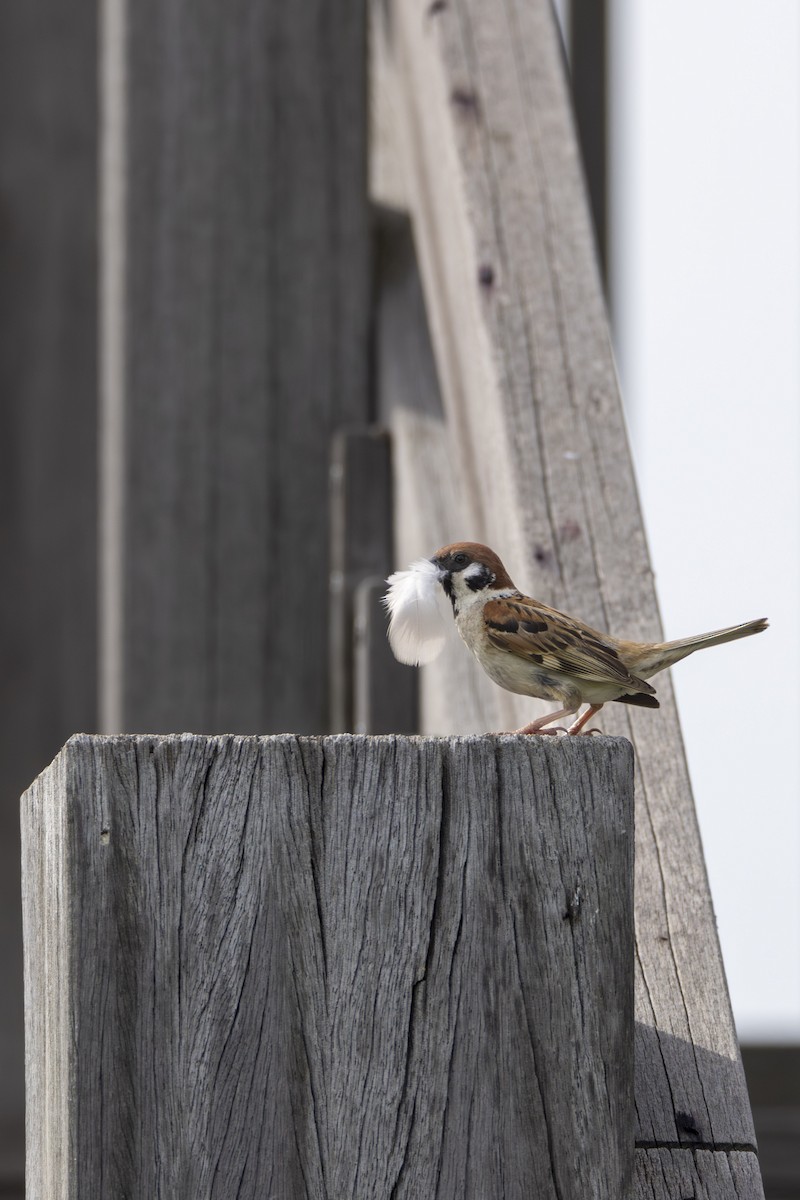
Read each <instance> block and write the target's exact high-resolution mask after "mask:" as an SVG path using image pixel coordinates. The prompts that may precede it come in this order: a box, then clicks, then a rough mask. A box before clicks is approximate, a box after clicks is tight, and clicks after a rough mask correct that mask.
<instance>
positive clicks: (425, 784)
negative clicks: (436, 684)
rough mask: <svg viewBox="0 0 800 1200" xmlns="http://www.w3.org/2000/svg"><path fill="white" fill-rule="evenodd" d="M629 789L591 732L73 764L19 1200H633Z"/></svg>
mask: <svg viewBox="0 0 800 1200" xmlns="http://www.w3.org/2000/svg"><path fill="white" fill-rule="evenodd" d="M632 787H633V780H632V756H631V750H630V746H629V745H628V744H627V743H626V742H624V741H622V740H612V739H608V738H596V739H592V740H587V741H583V742H582V741H577V742H575V741H572V742H568V743H566V744H562V743H551V742H549V741H546V740H544V739H542V740H536V739H523V738H477V739H476V738H466V739H452V740H450V741H446V740H443V739H434V738H399V737H398V738H394V737H384V738H358V737H353V736H344V737H336V738H325V739H316V738H296V737H293V736H288V735H287V736H281V737H270V738H240V737H224V738H203V737H196V736H190V735H185V736H183V737H165V738H155V737H139V738H135V737H120V738H100V737H86V736H79V737H76V738H73V739H72V740H71V741H70V742H69V743H68V745H67V746H66V747H65V749H64V750H63V751H62V753H61V754H60V756H59V757H58V759H57V760H56V762H55V763H54V764H53V766H52V767H50V768H49V769H48V770H47V771H46V772H45V773H44V774H43V775H41V776H40V777H39V779H38V780H37V781H36V782H35V783H34V785H33V786H32V788H31V789H30V790H29V791H28V793H26V795H25V797H24V798H23V806H22V822H23V855H24V912H25V946H26V986H27V992H26V995H27V1038H28V1042H27V1063H28V1097H29V1109H28V1137H29V1141H28V1176H27V1186H28V1191H27V1196H28V1200H71V1198H72V1197H76V1196H101V1195H109V1196H110V1195H114V1196H117V1195H120V1196H122V1195H131V1196H133V1195H135V1196H148V1197H152V1198H153V1200H166V1198H167V1197H175V1196H192V1197H198V1200H202V1198H205V1197H210V1196H212V1195H213V1196H220V1197H223V1196H224V1197H228V1196H230V1197H233V1196H236V1197H238V1198H239V1200H248V1198H251V1197H252V1198H253V1200H255V1197H262V1196H264V1195H266V1194H269V1195H274V1196H280V1197H293V1198H295V1197H297V1198H300V1197H309V1198H310V1197H319V1196H335V1197H337V1198H341V1200H345V1198H346V1200H375V1197H377V1196H389V1195H392V1196H395V1197H397V1198H398V1200H400V1198H403V1197H406V1198H408V1200H412V1198H413V1200H416V1198H418V1197H427V1196H433V1195H434V1194H435V1195H437V1196H439V1197H441V1200H462V1198H463V1197H464V1196H466V1195H476V1196H500V1195H507V1196H510V1195H536V1196H537V1197H538V1196H541V1197H543V1198H546V1200H557V1198H558V1197H567V1196H598V1197H600V1196H602V1197H608V1200H616V1198H617V1197H619V1196H622V1195H624V1194H626V1189H627V1186H628V1183H629V1181H630V1172H631V1169H632V1159H633V1144H632V1140H631V1137H630V1122H631V1094H632V1093H631V1083H632V1070H633V1061H632V1058H633V1056H632V1029H631V1023H632V1016H633V989H632V982H633V981H632V969H631V963H632V950H633V946H632V936H633V930H632V885H633V878H632V867H633V863H632V824H631V822H632V815H633V814H632V804H633V792H632ZM87 963H88V964H91V969H90V970H87V969H86V964H87Z"/></svg>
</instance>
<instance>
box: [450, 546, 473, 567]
mask: <svg viewBox="0 0 800 1200" xmlns="http://www.w3.org/2000/svg"><path fill="white" fill-rule="evenodd" d="M468 562H469V555H468V554H465V553H464V551H463V550H459V552H458V554H454V555H453V564H454V566H456V567H465V566H466V565H467V563H468Z"/></svg>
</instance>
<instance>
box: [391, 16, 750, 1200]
mask: <svg viewBox="0 0 800 1200" xmlns="http://www.w3.org/2000/svg"><path fill="white" fill-rule="evenodd" d="M373 16H374V18H375V26H376V28H375V44H376V52H375V55H374V59H375V62H376V64H377V70H378V72H379V77H378V78H376V79H375V80H374V81H373V93H374V94H375V96H377V97H378V98H380V101H381V112H382V114H383V118H384V119H383V120H382V122H380V123H378V124H377V128H378V129H379V131H380V136H382V137H383V138H384V139H390V140H391V142H392V144H391V146H388V147H387V146H378V147H376V149H377V150H379V152H380V154H379V157H380V159H381V160H382V162H383V164H384V167H383V170H382V178H383V179H389V178H390V179H391V180H392V181H394V182H395V183H396V182H397V181H398V180H399V181H401V183H402V190H403V193H404V195H405V199H406V202H407V204H408V207H409V210H410V213H411V218H412V223H413V228H414V234H415V243H416V250H417V255H418V259H419V266H420V273H421V280H422V290H423V293H424V299H425V309H426V312H427V316H428V321H429V326H430V332H431V339H432V344H433V351H434V357H435V362H436V371H437V375H438V380H439V385H440V388H441V395H442V405H443V416H442V419H441V422H440V424H439V426H438V429H439V433H440V437H441V447H442V450H441V451H440V453H439V454H438V456H437V463H438V472H439V474H440V475H441V476H442V477H444V478H445V484H444V485H442V482H441V479H440V480H438V481H437V486H438V487H439V488H440V489H441V490H442V491H443V493H445V494H447V495H449V496H451V497H454V498H456V499H455V500H454V501H453V502H452V503H451V504H450V507H449V509H447V511H446V512H445V513H444V516H443V517H442V520H441V522H440V523H441V524H448V523H449V524H452V523H453V522H454V521H455V520H458V519H460V521H461V530H460V536H462V537H465V538H466V537H469V538H477V539H481V540H486V541H488V542H490V544H492V545H493V546H494V547H495V549H497V550H498V551H499V552H500V553H501V554H502V557H503V558H504V560H505V561H506V565H507V566H509V568H510V570H511V574H512V576H513V577H514V578H515V579H516V580H517V582H518V583H519V584H520V585H521V586H524V587H526V588H528V589H531V590H532V591H533V593H534V594H535V595H537V596H539V597H540V598H541V599H543V600H545V601H546V602H548V603H551V604H554V605H556V606H557V607H561V608H565V609H566V610H567V611H570V612H573V613H575V614H576V615H578V616H581V617H583V618H584V619H585V620H588V621H589V622H591V623H592V624H594V625H596V626H598V627H600V628H606V629H609V630H611V631H613V632H615V633H617V634H620V635H622V636H627V637H633V638H643V639H644V638H657V637H659V636H660V633H661V626H660V620H659V614H658V604H657V600H656V594H655V588H654V583H653V575H652V570H651V567H650V562H649V558H648V553H647V546H646V540H645V535H644V529H643V525H642V518H641V513H640V509H639V503H638V497H637V491H636V483H635V478H634V473H633V468H632V464H631V460H630V454H629V450H628V445H627V438H626V433H625V425H624V419H623V414H622V408H621V404H620V397H619V388H618V383H617V378H616V372H615V368H614V360H613V354H612V350H611V346H610V342H609V333H608V324H607V318H606V312H605V306H604V301H603V292H602V286H601V281H600V275H599V271H598V264H597V260H596V255H595V249H594V241H593V237H592V231H591V223H590V218H589V212H588V205H587V199H586V194H585V190H584V185H583V179H582V173H581V168H580V161H579V151H578V146H577V139H576V135H575V129H574V125H573V119H572V114H571V109H570V102H569V92H568V85H567V82H566V79H565V75H564V67H563V56H562V53H561V49H560V46H559V44H558V33H557V30H556V28H555V22H554V19H553V15H552V12H551V9H550V5H549V4H548V3H547V0H491V2H489V0H460V2H459V3H454V2H452V0H439V2H437V3H432V4H431V3H428V2H425V3H423V2H421V0H410V2H409V0H397V2H396V3H394V4H392V5H390V6H389V8H388V11H384V12H383V13H382V15H379V14H378V13H377V11H376V12H375V13H374V14H373ZM387 97H388V99H387ZM386 114H389V116H388V117H387V116H386ZM392 159H394V160H395V164H394V167H393V169H391V170H388V169H386V163H387V162H390V161H391V160H392ZM384 307H385V308H386V306H384ZM388 353H389V354H391V353H392V351H391V349H389V350H388ZM412 369H413V368H412V367H411V366H409V367H408V368H407V371H408V378H409V383H410V384H411V382H412ZM386 375H387V372H386V371H383V372H382V371H381V369H380V367H379V378H381V377H382V376H386ZM392 386H393V392H394V395H395V400H394V407H395V416H394V419H392V418H391V416H390V417H389V418H387V419H388V420H389V423H390V425H391V426H392V427H393V428H394V429H395V434H396V436H400V437H402V430H403V428H407V425H408V422H407V421H406V415H407V412H408V409H409V407H410V402H409V401H408V399H404V398H403V395H402V392H403V389H402V385H401V384H399V383H398V380H397V374H396V372H395V374H394V376H393V385H392ZM396 458H397V459H398V460H400V461H402V460H403V458H404V454H403V449H402V446H401V447H399V448H398V450H397V452H396ZM424 506H425V502H424V500H423V501H421V502H420V504H419V506H418V507H419V508H423V509H424ZM398 520H399V522H400V525H401V529H400V531H399V532H398V538H397V543H398V545H403V544H405V538H404V535H403V530H402V526H403V524H404V522H406V521H413V522H415V523H416V525H417V527H420V525H421V522H420V519H419V512H415V513H412V514H411V515H410V516H407V515H406V514H404V513H402V512H401V513H399V514H398ZM422 524H424V523H422ZM430 548H431V549H432V548H433V547H430ZM427 549H428V547H426V546H420V547H419V548H418V551H419V552H424V551H425V550H427ZM427 672H428V683H427V684H426V687H427V688H428V690H429V691H430V690H434V691H435V690H437V689H438V691H439V693H440V695H441V696H442V697H446V701H447V702H446V704H444V703H443V704H442V705H441V706H439V708H438V709H437V710H436V711H437V716H438V718H439V723H438V724H437V727H436V731H437V732H450V731H451V730H452V731H455V730H463V729H464V728H465V723H466V726H467V727H470V726H469V722H470V720H474V719H475V714H474V708H473V707H470V706H469V705H468V703H467V702H466V701H464V700H463V699H462V691H463V689H461V690H459V688H458V686H454V682H453V677H452V670H451V669H450V668H448V666H447V664H445V665H444V666H443V667H439V668H436V667H431V668H428V669H427ZM659 696H660V699H661V705H662V707H661V710H660V712H642V713H639V712H633V713H630V712H627V711H624V710H622V708H621V706H618V709H619V711H613V709H612V710H611V711H608V710H606V712H604V714H603V718H604V721H603V724H604V728H605V730H606V732H614V733H624V734H625V735H626V736H628V737H629V738H630V739H631V741H632V742H633V744H634V747H635V750H636V762H637V778H636V791H637V803H636V824H637V832H636V1017H637V1027H636V1028H637V1035H636V1071H637V1074H636V1112H637V1121H636V1139H637V1143H638V1144H639V1146H640V1147H641V1150H640V1161H639V1183H638V1192H637V1194H638V1195H648V1196H650V1195H652V1191H651V1190H648V1188H650V1186H651V1185H650V1183H648V1182H647V1180H648V1179H650V1178H651V1175H652V1169H654V1168H653V1163H654V1162H656V1163H657V1166H658V1170H659V1171H661V1172H662V1178H663V1179H664V1180H665V1181H667V1182H666V1183H665V1188H666V1190H665V1192H664V1194H665V1195H667V1194H668V1195H673V1194H674V1195H678V1194H679V1193H678V1192H677V1191H674V1190H671V1189H673V1188H676V1187H677V1186H678V1184H679V1182H681V1181H682V1180H684V1179H691V1180H693V1181H694V1183H695V1184H696V1186H697V1188H698V1194H702V1195H706V1194H707V1192H706V1191H704V1190H702V1189H703V1188H705V1187H706V1185H705V1184H704V1183H703V1182H702V1179H701V1175H702V1176H703V1177H704V1178H708V1179H710V1178H712V1176H713V1175H714V1173H715V1172H717V1173H718V1172H719V1171H720V1170H723V1166H722V1165H720V1164H723V1160H724V1171H727V1172H729V1174H730V1177H731V1178H732V1179H733V1180H735V1185H734V1186H735V1188H737V1189H738V1190H737V1191H736V1194H737V1195H738V1196H740V1197H745V1196H746V1197H752V1198H753V1200H757V1198H760V1197H761V1196H762V1195H763V1191H762V1188H761V1183H760V1176H759V1173H758V1167H757V1163H756V1160H755V1157H754V1153H755V1136H754V1132H753V1125H752V1117H751V1113H750V1106H749V1102H748V1098H747V1091H746V1086H745V1081H744V1075H743V1072H742V1066H741V1058H740V1054H739V1049H738V1045H737V1041H736V1035H735V1030H734V1026H733V1019H732V1015H731V1010H730V1003H729V999H728V993H727V986H726V982H725V975H724V970H723V966H722V959H721V954H720V949H719V942H718V939H717V934H716V928H715V922H714V914H713V909H712V904H711V898H710V894H709V889H708V881H707V877H706V871H705V865H704V862H703V855H702V848H701V845H700V838H699V833H698V828H697V821H696V817H695V811H694V805H693V800H692V794H691V787H690V783H689V778H688V773H687V768H686V762H685V757H684V753H683V746H682V741H681V733H680V726H679V723H678V716H677V712H676V709H675V704H674V700H673V696H672V690H671V687H670V682H669V679H668V678H662V679H661V680H660V681H659ZM491 703H492V702H491V700H486V701H485V703H484V704H483V706H482V713H483V715H484V716H485V715H487V708H488V706H489V705H491ZM496 704H497V707H496V710H495V713H496V716H497V717H498V718H500V714H501V713H503V714H505V713H507V711H508V698H507V697H503V698H502V700H500V699H499V698H498V701H497V702H496ZM532 708H533V705H532V704H531V703H530V702H528V701H525V702H522V701H520V702H518V701H514V702H513V709H514V711H515V713H516V715H517V716H518V718H519V720H520V721H521V720H522V719H523V718H524V719H525V720H529V719H530V717H531V716H532V715H533V713H532ZM606 713H607V715H606ZM488 715H489V716H490V717H491V715H492V714H491V711H489V712H488ZM500 719H502V718H500ZM485 727H486V726H484V728H485ZM494 727H497V726H494ZM500 727H503V726H502V725H500ZM505 727H508V726H505ZM700 1151H703V1153H704V1154H706V1157H704V1158H702V1163H703V1164H704V1165H703V1166H702V1169H701V1166H700V1165H699V1164H700V1162H701V1157H700V1154H699V1152H700ZM708 1155H710V1156H711V1157H710V1158H708V1157H707V1156H708ZM710 1164H717V1165H716V1166H713V1165H710ZM709 1186H710V1185H709ZM680 1194H684V1193H680ZM686 1194H688V1193H686ZM708 1194H716V1193H715V1192H714V1191H713V1190H712V1191H711V1192H708Z"/></svg>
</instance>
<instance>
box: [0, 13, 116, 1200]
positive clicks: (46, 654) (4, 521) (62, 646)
mask: <svg viewBox="0 0 800 1200" xmlns="http://www.w3.org/2000/svg"><path fill="white" fill-rule="evenodd" d="M96 22H97V16H96V6H95V5H93V4H83V5H78V6H76V7H75V8H74V9H71V10H70V12H69V13H68V14H67V13H66V11H65V9H64V8H63V6H62V5H60V4H58V3H57V2H53V0H4V2H3V3H2V4H0V397H1V398H2V399H1V401H0V403H2V432H0V712H2V721H0V797H1V798H2V802H0V959H1V960H2V962H3V963H4V964H5V971H4V982H3V987H2V988H0V1192H1V1193H2V1194H3V1195H4V1196H9V1197H12V1196H14V1197H16V1196H18V1195H19V1196H21V1195H22V1192H23V1190H24V1184H23V1162H24V1121H23V1114H24V1063H23V1036H22V1030H23V1017H22V1010H23V1005H22V944H21V935H20V899H19V895H20V893H19V840H18V839H19V826H18V817H17V807H16V797H17V796H18V795H19V793H20V792H21V791H22V789H23V788H24V787H25V786H27V784H28V782H29V781H30V780H31V779H32V778H33V776H34V775H35V774H36V773H37V772H38V771H39V770H41V767H42V765H43V764H44V763H46V762H49V761H50V759H51V758H52V757H53V755H54V754H55V753H56V751H57V750H58V748H59V746H61V745H62V744H63V742H64V741H65V740H66V738H67V737H69V735H70V734H71V733H72V732H74V730H75V729H86V728H88V729H93V728H95V727H96V724H97V715H96V713H97V709H96V649H95V640H96V635H95V621H96V599H95V598H96V593H97V580H96V546H95V539H94V536H93V534H94V529H95V527H96V523H97V503H96V490H97V488H96V477H97V467H96V458H97V454H96V424H97V383H96V362H97V337H96V332H95V330H96V321H97V296H96V292H97V286H96V277H97V254H96V250H95V239H96V220H97V201H96V196H97V168H96V154H97V134H96V127H97V98H96V91H97V86H96Z"/></svg>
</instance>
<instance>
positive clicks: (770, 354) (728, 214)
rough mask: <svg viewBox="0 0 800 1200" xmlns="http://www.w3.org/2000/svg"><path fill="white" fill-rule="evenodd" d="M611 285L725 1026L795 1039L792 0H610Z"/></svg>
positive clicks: (797, 248)
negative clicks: (727, 1014)
mask: <svg viewBox="0 0 800 1200" xmlns="http://www.w3.org/2000/svg"><path fill="white" fill-rule="evenodd" d="M611 145H612V150H611V154H612V170H611V178H612V223H613V224H612V247H611V271H612V298H613V307H614V311H615V327H616V338H615V340H616V344H617V352H618V359H619V366H620V374H621V379H622V384H623V391H624V395H625V401H626V409H627V412H628V416H629V424H630V428H631V435H632V441H633V450H634V458H635V461H636V465H637V472H638V477H639V483H640V488H641V493H642V501H643V507H644V513H645V520H646V524H647V527H648V532H649V540H650V548H651V553H652V556H653V561H654V565H655V569H656V573H657V584H658V590H659V596H660V601H661V608H662V614H663V618H664V626H665V630H666V634H667V636H671V637H680V636H682V635H685V634H691V633H700V632H704V631H705V630H707V629H713V628H716V627H719V626H723V625H729V624H733V623H735V622H737V621H741V620H746V619H749V618H751V617H760V616H769V618H770V620H771V628H770V630H769V631H768V632H767V633H765V634H762V635H761V636H759V637H757V638H753V639H751V640H749V641H745V642H737V643H735V644H733V645H729V646H724V647H717V648H714V649H710V650H708V651H707V652H705V653H701V654H698V655H696V656H695V657H693V658H692V659H689V660H687V661H686V662H684V663H682V664H680V665H679V666H678V667H677V668H676V669H675V671H674V673H673V678H674V682H675V687H676V691H677V696H678V704H679V709H680V713H681V718H682V724H683V729H684V735H685V739H686V747H687V753H688V758H689V767H690V771H691V775H692V781H693V784H694V788H695V795H696V800H697V808H698V814H699V818H700V825H701V830H702V835H703V843H704V847H705V853H706V861H707V864H708V869H709V875H710V879H711V890H712V895H713V898H714V904H715V908H716V911H717V916H718V922H719V931H720V937H721V940H722V949H723V955H724V959H725V965H726V970H727V974H728V982H729V985H730V990H731V998H732V1001H733V1007H734V1014H735V1017H736V1022H737V1027H738V1030H739V1035H740V1037H741V1039H742V1040H743V1041H759V1040H800V752H799V751H798V737H799V735H800V684H799V682H798V681H799V680H800V648H799V644H798V626H800V569H799V560H800V489H799V485H798V479H799V478H800V420H799V418H798V411H799V410H800V2H798V0H703V3H699V4H698V3H697V0H648V2H647V3H642V2H641V0H611Z"/></svg>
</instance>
